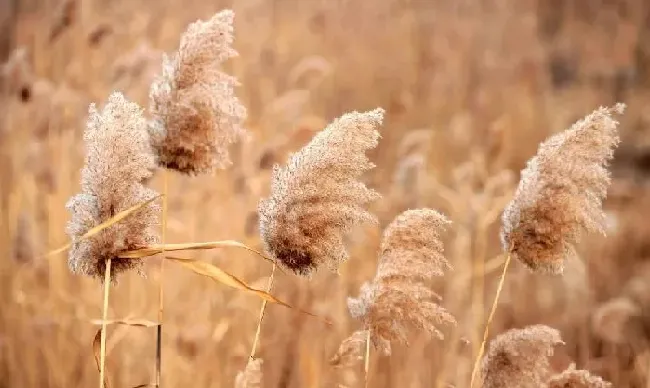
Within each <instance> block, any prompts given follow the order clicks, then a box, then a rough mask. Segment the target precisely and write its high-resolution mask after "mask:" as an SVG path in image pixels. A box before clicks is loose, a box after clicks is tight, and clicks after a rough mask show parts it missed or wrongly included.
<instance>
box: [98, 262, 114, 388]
mask: <svg viewBox="0 0 650 388" xmlns="http://www.w3.org/2000/svg"><path fill="white" fill-rule="evenodd" d="M110 289H111V258H110V257H109V258H108V260H106V272H105V273H104V307H103V308H104V311H103V313H102V336H101V342H100V344H101V345H100V353H99V359H100V362H99V388H102V387H104V373H105V371H104V364H105V363H106V320H107V319H108V295H109V291H110Z"/></svg>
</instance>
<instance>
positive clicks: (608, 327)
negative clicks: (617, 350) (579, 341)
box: [591, 297, 643, 344]
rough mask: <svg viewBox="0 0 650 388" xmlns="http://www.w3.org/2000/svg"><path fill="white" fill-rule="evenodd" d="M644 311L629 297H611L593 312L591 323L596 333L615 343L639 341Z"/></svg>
mask: <svg viewBox="0 0 650 388" xmlns="http://www.w3.org/2000/svg"><path fill="white" fill-rule="evenodd" d="M642 313H643V312H642V309H641V307H639V306H638V305H637V304H636V303H634V302H633V301H632V300H630V299H629V298H626V297H618V298H614V299H611V300H609V301H607V302H605V303H603V304H602V305H600V306H598V308H597V309H596V311H595V312H594V313H593V316H592V321H591V323H592V328H593V331H594V334H596V336H598V337H600V338H601V339H603V340H605V341H608V342H611V343H614V344H625V343H632V342H634V341H638V340H639V335H640V333H639V328H638V327H637V325H638V323H639V322H638V321H639V320H640V319H641V317H642Z"/></svg>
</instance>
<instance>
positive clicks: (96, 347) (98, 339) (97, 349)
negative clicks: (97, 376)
mask: <svg viewBox="0 0 650 388" xmlns="http://www.w3.org/2000/svg"><path fill="white" fill-rule="evenodd" d="M101 344H102V329H101V328H100V329H99V330H97V333H96V334H95V339H94V340H93V354H94V355H95V363H96V364H97V370H98V371H99V370H101ZM105 369H106V366H104V372H106V370H105ZM110 387H111V386H110V384H109V382H108V373H106V374H105V375H104V388H110Z"/></svg>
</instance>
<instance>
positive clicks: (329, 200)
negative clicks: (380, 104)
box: [258, 109, 384, 275]
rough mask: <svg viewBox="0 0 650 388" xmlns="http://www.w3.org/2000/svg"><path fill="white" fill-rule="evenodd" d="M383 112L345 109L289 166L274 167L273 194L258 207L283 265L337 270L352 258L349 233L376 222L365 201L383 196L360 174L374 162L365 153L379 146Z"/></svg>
mask: <svg viewBox="0 0 650 388" xmlns="http://www.w3.org/2000/svg"><path fill="white" fill-rule="evenodd" d="M383 114H384V111H383V110H382V109H376V110H373V111H370V112H366V113H359V112H352V113H348V114H345V115H343V116H342V117H340V118H338V119H337V120H335V121H334V122H333V123H331V124H330V125H329V126H328V127H327V128H325V129H324V130H323V131H322V132H320V133H318V134H317V135H316V136H314V138H313V139H312V141H311V142H310V143H309V144H307V145H306V146H305V147H304V148H303V149H301V150H300V151H299V152H297V153H295V154H293V155H292V156H291V157H290V159H289V161H288V162H287V165H286V166H285V167H282V168H281V167H279V166H277V165H276V166H274V168H273V176H272V182H271V195H270V197H269V198H267V199H264V200H262V201H261V202H260V205H259V209H258V210H259V214H260V233H261V235H262V240H263V242H264V244H265V248H266V251H267V252H268V253H269V254H270V255H271V256H272V257H273V258H274V259H275V260H276V261H278V262H279V263H280V264H282V265H284V266H285V267H287V268H289V269H291V270H292V271H294V272H295V273H297V274H301V275H309V274H311V272H312V271H314V270H315V269H317V268H319V267H320V266H322V265H325V266H327V267H329V268H330V269H332V270H333V271H337V269H338V266H339V265H340V263H341V262H343V261H345V260H347V258H348V253H347V251H346V249H345V246H344V244H343V236H344V233H346V232H347V231H349V230H350V229H351V227H352V226H354V225H356V224H360V223H362V222H376V219H375V217H374V216H373V215H372V214H370V213H369V212H368V211H367V210H366V208H365V206H366V205H367V204H368V202H370V201H372V200H374V199H376V198H378V197H379V195H378V194H377V193H376V192H374V191H373V190H370V189H368V188H367V187H366V186H365V185H364V184H363V183H361V182H359V181H358V178H359V176H360V175H361V174H363V173H364V172H365V171H366V170H368V169H370V168H372V167H374V165H373V164H372V163H370V161H369V160H368V158H367V157H366V154H365V152H366V151H367V150H369V149H371V148H374V147H376V146H377V142H378V139H379V132H377V129H376V128H377V127H378V126H379V125H380V124H381V122H382V120H383Z"/></svg>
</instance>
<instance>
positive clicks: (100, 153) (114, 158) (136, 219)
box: [66, 93, 159, 279]
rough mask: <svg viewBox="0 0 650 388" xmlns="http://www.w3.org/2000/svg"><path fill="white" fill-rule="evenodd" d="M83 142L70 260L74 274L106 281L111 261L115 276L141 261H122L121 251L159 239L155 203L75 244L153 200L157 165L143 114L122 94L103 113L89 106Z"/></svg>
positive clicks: (72, 201)
mask: <svg viewBox="0 0 650 388" xmlns="http://www.w3.org/2000/svg"><path fill="white" fill-rule="evenodd" d="M84 142H85V147H86V161H85V165H84V168H83V170H82V171H81V193H80V194H77V195H75V196H73V197H72V198H71V199H70V200H69V201H68V204H67V205H66V207H67V209H68V210H69V211H70V212H71V213H72V218H71V220H70V222H69V223H68V226H67V233H68V235H69V236H70V237H71V238H72V240H73V246H72V248H71V249H70V252H69V259H68V262H69V265H70V269H71V271H72V272H74V273H79V274H85V275H88V276H94V277H98V278H100V279H103V277H104V272H105V270H106V264H105V261H106V260H107V259H108V258H111V259H112V267H111V268H112V274H113V276H115V275H117V274H119V273H120V272H124V271H126V270H128V269H131V268H134V267H137V266H138V263H139V261H137V260H130V259H121V258H118V257H117V255H118V254H119V253H120V252H122V251H125V250H131V249H137V248H141V247H144V246H146V245H149V244H152V243H155V242H157V241H158V236H157V235H156V232H155V226H156V225H157V223H158V211H159V209H158V207H157V205H155V204H153V203H152V204H149V205H147V206H145V207H143V208H142V209H140V210H138V212H137V214H135V215H132V216H130V217H127V218H125V219H124V220H122V221H120V222H118V223H116V224H114V225H112V226H110V227H108V228H106V229H104V230H102V231H101V232H100V233H98V234H96V235H94V236H92V237H90V238H87V239H84V240H81V241H76V242H75V241H74V240H75V239H77V238H79V237H81V236H82V235H83V234H85V233H86V232H87V231H88V230H89V229H91V228H92V227H94V226H97V225H99V224H101V223H102V222H105V221H107V220H108V219H110V218H111V217H113V216H114V215H115V214H117V213H119V212H120V211H123V210H126V209H128V208H130V207H133V206H135V205H137V204H140V203H142V202H145V201H147V200H149V199H151V198H153V197H155V196H156V195H157V193H156V192H155V191H153V190H151V189H149V188H147V187H145V186H144V184H145V182H146V181H147V180H148V179H149V178H151V176H152V171H153V169H154V168H155V167H156V165H155V158H154V156H153V153H152V151H151V145H150V143H149V135H148V133H147V122H146V120H145V119H144V117H143V116H142V110H141V109H140V107H138V105H137V104H135V103H133V102H129V101H128V100H126V98H124V96H123V95H122V94H120V93H113V94H111V96H110V97H109V99H108V102H107V104H106V106H105V107H104V109H103V110H102V111H99V110H98V109H97V108H96V107H95V104H91V105H90V109H89V117H88V124H87V127H86V130H85V132H84Z"/></svg>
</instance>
